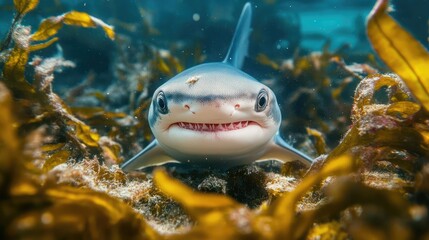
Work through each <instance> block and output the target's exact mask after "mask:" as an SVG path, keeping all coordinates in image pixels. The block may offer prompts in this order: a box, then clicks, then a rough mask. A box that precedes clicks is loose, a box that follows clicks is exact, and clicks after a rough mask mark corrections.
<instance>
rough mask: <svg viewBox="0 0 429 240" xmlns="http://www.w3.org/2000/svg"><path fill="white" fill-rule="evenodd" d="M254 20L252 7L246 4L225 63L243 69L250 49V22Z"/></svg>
mask: <svg viewBox="0 0 429 240" xmlns="http://www.w3.org/2000/svg"><path fill="white" fill-rule="evenodd" d="M251 19H252V6H251V4H250V3H246V4H245V5H244V7H243V11H242V12H241V15H240V20H238V24H237V27H236V28H235V33H234V37H233V38H232V42H231V45H230V46H229V50H228V54H227V55H226V58H225V59H224V60H223V62H224V63H228V64H231V65H232V66H234V67H236V68H241V66H242V65H243V62H244V57H246V55H247V50H248V48H249V35H250V32H251V28H250V22H251Z"/></svg>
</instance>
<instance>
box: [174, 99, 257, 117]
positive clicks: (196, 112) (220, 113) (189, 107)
mask: <svg viewBox="0 0 429 240" xmlns="http://www.w3.org/2000/svg"><path fill="white" fill-rule="evenodd" d="M182 110H183V113H184V114H185V115H189V116H190V115H192V117H194V118H198V119H207V120H215V121H219V120H225V119H232V118H234V117H236V116H237V115H242V113H243V112H246V111H248V110H249V107H247V106H246V105H245V104H243V103H242V102H239V101H235V102H223V101H216V102H211V103H185V104H183V107H182Z"/></svg>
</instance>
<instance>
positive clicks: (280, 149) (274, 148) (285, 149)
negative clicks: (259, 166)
mask: <svg viewBox="0 0 429 240" xmlns="http://www.w3.org/2000/svg"><path fill="white" fill-rule="evenodd" d="M264 160H279V161H282V162H288V161H294V160H299V161H300V162H302V163H304V164H305V165H307V166H310V165H311V164H312V163H313V160H312V159H311V158H310V157H308V156H307V155H305V154H304V153H302V152H300V151H298V150H297V149H295V148H293V147H292V146H291V145H289V144H287V143H286V142H285V140H283V139H282V138H281V137H280V135H279V134H278V133H277V134H276V136H275V137H274V138H273V139H272V140H271V142H270V143H269V145H268V147H267V150H266V152H265V154H264V155H263V156H261V157H260V158H259V160H258V161H264Z"/></svg>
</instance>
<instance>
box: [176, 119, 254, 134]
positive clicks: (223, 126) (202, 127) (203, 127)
mask: <svg viewBox="0 0 429 240" xmlns="http://www.w3.org/2000/svg"><path fill="white" fill-rule="evenodd" d="M173 125H176V126H179V127H180V128H184V129H188V130H193V131H201V132H224V131H233V130H238V129H243V128H246V127H247V126H249V125H259V124H257V123H256V122H253V121H239V122H232V123H190V122H178V123H175V124H173Z"/></svg>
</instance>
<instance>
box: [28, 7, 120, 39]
mask: <svg viewBox="0 0 429 240" xmlns="http://www.w3.org/2000/svg"><path fill="white" fill-rule="evenodd" d="M63 24H67V25H73V26H79V27H85V28H89V27H101V28H102V29H103V30H104V32H105V33H106V35H107V36H108V37H109V38H110V39H112V40H113V39H114V38H115V32H114V31H113V27H112V26H110V25H108V24H106V23H105V22H103V21H102V20H100V19H98V18H96V17H92V16H91V15H89V14H88V13H84V12H77V11H70V12H67V13H64V14H63V15H60V16H56V17H50V18H47V19H44V20H43V21H42V23H41V24H40V26H39V29H37V31H36V32H35V33H34V34H33V35H32V36H31V40H33V41H44V40H47V39H48V38H50V37H52V36H54V35H55V34H57V32H58V31H59V30H60V29H61V27H62V26H63Z"/></svg>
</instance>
